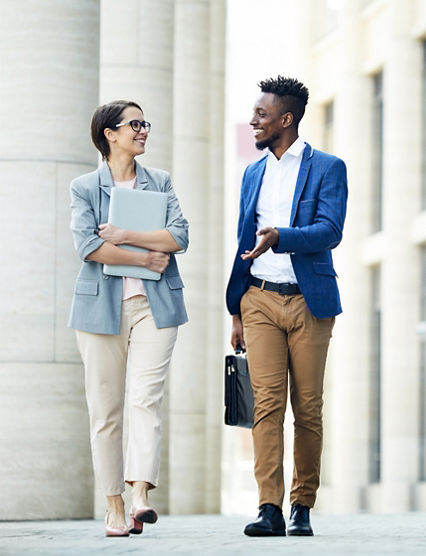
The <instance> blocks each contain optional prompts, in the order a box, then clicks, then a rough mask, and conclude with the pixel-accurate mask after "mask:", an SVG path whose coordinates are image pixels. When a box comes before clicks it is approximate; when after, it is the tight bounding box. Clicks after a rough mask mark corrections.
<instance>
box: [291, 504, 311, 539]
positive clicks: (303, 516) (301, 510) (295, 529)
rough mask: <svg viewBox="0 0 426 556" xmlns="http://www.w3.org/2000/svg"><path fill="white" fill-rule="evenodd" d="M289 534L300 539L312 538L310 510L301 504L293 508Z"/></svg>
mask: <svg viewBox="0 0 426 556" xmlns="http://www.w3.org/2000/svg"><path fill="white" fill-rule="evenodd" d="M287 533H288V534H289V535H294V536H298V537H311V536H312V535H313V534H314V532H313V531H312V527H311V523H310V521H309V508H308V506H302V505H301V504H295V505H294V506H292V507H291V514H290V522H289V525H288V529H287Z"/></svg>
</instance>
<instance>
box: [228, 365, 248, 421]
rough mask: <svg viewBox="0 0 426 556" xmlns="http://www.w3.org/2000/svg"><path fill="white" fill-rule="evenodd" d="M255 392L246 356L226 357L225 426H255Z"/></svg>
mask: <svg viewBox="0 0 426 556" xmlns="http://www.w3.org/2000/svg"><path fill="white" fill-rule="evenodd" d="M253 407H254V401H253V390H252V387H251V383H250V376H249V370H248V364H247V359H246V357H245V356H244V355H238V354H237V355H227V356H226V357H225V425H233V426H237V427H245V428H247V429H251V427H252V426H253Z"/></svg>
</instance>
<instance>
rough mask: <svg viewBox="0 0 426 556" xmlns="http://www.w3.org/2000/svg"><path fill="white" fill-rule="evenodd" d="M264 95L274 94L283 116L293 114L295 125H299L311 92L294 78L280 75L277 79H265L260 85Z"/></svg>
mask: <svg viewBox="0 0 426 556" xmlns="http://www.w3.org/2000/svg"><path fill="white" fill-rule="evenodd" d="M258 85H259V87H260V90H261V91H262V93H273V94H274V95H276V96H277V97H279V101H280V102H281V105H282V109H283V114H284V113H285V112H291V113H292V114H293V123H294V124H293V125H295V126H296V127H297V126H298V125H299V122H300V120H301V119H302V117H303V114H304V113H305V106H306V105H307V103H308V98H309V91H308V89H307V87H305V85H303V83H301V82H300V81H298V80H297V79H293V78H292V77H283V76H282V75H279V76H278V77H277V78H276V79H273V78H270V79H264V80H263V81H260V83H258Z"/></svg>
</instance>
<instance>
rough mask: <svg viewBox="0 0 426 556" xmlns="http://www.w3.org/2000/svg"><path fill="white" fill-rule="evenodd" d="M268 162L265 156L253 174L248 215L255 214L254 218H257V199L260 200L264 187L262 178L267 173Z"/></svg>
mask: <svg viewBox="0 0 426 556" xmlns="http://www.w3.org/2000/svg"><path fill="white" fill-rule="evenodd" d="M267 160H268V157H267V156H265V157H264V158H262V159H261V160H260V161H259V163H258V166H257V168H255V170H254V172H253V176H252V177H251V179H250V181H251V195H250V198H249V199H248V201H247V214H250V213H253V218H255V217H256V204H257V199H258V198H259V193H260V186H261V185H262V178H263V174H264V173H265V168H266V161H267Z"/></svg>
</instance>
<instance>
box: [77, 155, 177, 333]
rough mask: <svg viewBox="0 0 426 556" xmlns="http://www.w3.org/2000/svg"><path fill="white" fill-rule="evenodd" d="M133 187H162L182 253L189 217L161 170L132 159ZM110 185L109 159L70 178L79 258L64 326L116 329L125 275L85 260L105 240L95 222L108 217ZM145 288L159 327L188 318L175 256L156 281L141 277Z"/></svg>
mask: <svg viewBox="0 0 426 556" xmlns="http://www.w3.org/2000/svg"><path fill="white" fill-rule="evenodd" d="M136 178H137V180H136V189H149V190H151V191H163V192H166V193H167V194H168V207H167V222H166V229H167V230H168V231H169V232H170V233H171V235H172V236H173V238H174V239H175V241H176V243H177V244H178V245H180V246H181V247H182V252H185V251H186V249H187V247H188V222H187V221H186V220H185V218H184V217H183V215H182V211H181V209H180V206H179V202H178V200H177V198H176V195H175V193H174V191H173V188H172V185H171V183H170V176H169V174H168V173H167V172H165V171H164V170H156V169H154V168H143V167H142V166H140V164H138V163H137V162H136ZM113 186H114V183H113V179H112V176H111V172H110V169H109V167H108V164H107V163H106V162H104V163H103V164H102V166H101V167H100V168H98V169H97V170H95V171H94V172H90V173H89V174H84V175H83V176H80V177H78V178H76V179H74V180H73V181H72V182H71V231H72V233H73V237H74V245H75V248H76V250H77V253H78V254H79V256H80V258H81V259H82V261H83V264H82V266H81V269H80V272H79V274H78V277H77V281H76V284H75V289H74V296H73V301H72V306H71V314H70V318H69V322H68V326H70V327H71V328H75V329H77V330H84V331H86V332H95V333H97V334H119V333H120V325H121V301H122V294H123V280H122V278H121V277H119V276H108V275H106V274H104V273H103V265H102V264H100V263H97V262H94V261H87V260H86V258H87V256H88V255H90V253H92V252H93V251H95V250H96V249H98V247H100V246H101V245H102V243H103V242H104V240H103V239H101V238H100V237H99V236H98V234H97V230H98V228H99V224H102V223H105V222H107V220H108V209H109V201H110V194H111V188H112V187H113ZM143 284H144V288H145V291H146V293H147V296H148V301H149V305H150V308H151V311H152V314H153V316H154V321H155V324H156V326H157V328H166V327H169V326H178V325H180V324H183V323H185V322H187V320H188V317H187V314H186V311H185V305H184V301H183V293H182V288H183V287H184V286H183V282H182V279H181V277H180V275H179V270H178V267H177V263H176V258H175V256H174V255H173V253H171V254H170V263H169V265H168V267H167V268H166V270H165V272H164V274H163V275H162V276H161V279H160V280H157V281H156V280H144V281H143Z"/></svg>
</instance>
